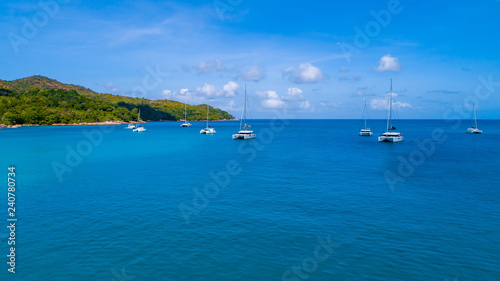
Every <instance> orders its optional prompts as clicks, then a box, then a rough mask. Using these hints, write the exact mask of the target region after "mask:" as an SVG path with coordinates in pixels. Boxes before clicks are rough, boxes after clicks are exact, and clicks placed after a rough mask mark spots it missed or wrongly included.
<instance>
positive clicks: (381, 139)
mask: <svg viewBox="0 0 500 281" xmlns="http://www.w3.org/2000/svg"><path fill="white" fill-rule="evenodd" d="M378 141H379V142H400V141H403V136H398V137H393V136H389V137H388V136H379V137H378Z"/></svg>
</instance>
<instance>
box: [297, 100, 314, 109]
mask: <svg viewBox="0 0 500 281" xmlns="http://www.w3.org/2000/svg"><path fill="white" fill-rule="evenodd" d="M299 108H300V109H302V110H310V109H311V103H310V102H309V101H308V100H305V101H301V102H299Z"/></svg>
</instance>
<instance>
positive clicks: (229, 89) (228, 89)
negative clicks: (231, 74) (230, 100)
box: [223, 81, 240, 97]
mask: <svg viewBox="0 0 500 281" xmlns="http://www.w3.org/2000/svg"><path fill="white" fill-rule="evenodd" d="M239 88H240V85H238V84H237V83H235V82H233V81H229V82H228V83H227V84H226V85H224V87H223V89H224V92H225V93H226V94H225V96H226V97H234V96H235V93H236V90H238V89H239Z"/></svg>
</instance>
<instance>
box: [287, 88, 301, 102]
mask: <svg viewBox="0 0 500 281" xmlns="http://www.w3.org/2000/svg"><path fill="white" fill-rule="evenodd" d="M302 93H303V91H302V90H301V89H299V88H296V87H291V88H288V92H287V93H286V96H285V100H291V101H292V100H302V99H304V96H303V95H302Z"/></svg>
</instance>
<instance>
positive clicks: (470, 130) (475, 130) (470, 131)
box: [465, 104, 483, 134]
mask: <svg viewBox="0 0 500 281" xmlns="http://www.w3.org/2000/svg"><path fill="white" fill-rule="evenodd" d="M472 107H473V108H474V127H470V128H468V129H467V131H465V133H466V134H482V133H483V131H481V130H479V129H478V128H477V118H476V105H475V104H472Z"/></svg>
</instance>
